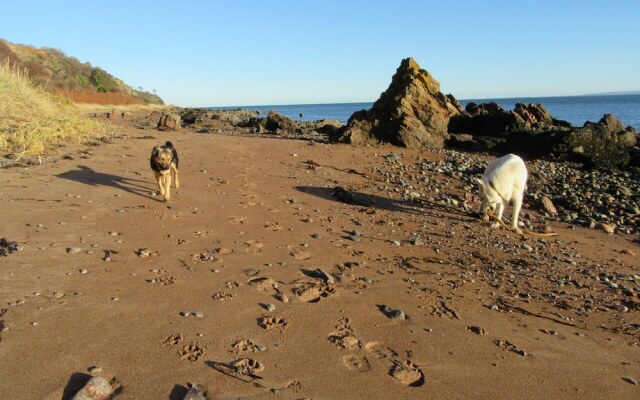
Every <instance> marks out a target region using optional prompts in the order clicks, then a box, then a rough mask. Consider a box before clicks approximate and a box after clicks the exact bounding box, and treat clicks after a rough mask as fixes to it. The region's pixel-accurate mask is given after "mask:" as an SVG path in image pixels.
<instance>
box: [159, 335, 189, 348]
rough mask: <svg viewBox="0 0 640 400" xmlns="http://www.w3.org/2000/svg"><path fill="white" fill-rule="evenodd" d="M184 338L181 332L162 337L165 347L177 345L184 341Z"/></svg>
mask: <svg viewBox="0 0 640 400" xmlns="http://www.w3.org/2000/svg"><path fill="white" fill-rule="evenodd" d="M183 339H184V338H183V337H182V335H180V334H179V333H176V334H175V335H169V336H167V337H166V338H164V339H162V346H163V347H165V348H169V347H173V346H177V345H179V344H180V342H182V340H183Z"/></svg>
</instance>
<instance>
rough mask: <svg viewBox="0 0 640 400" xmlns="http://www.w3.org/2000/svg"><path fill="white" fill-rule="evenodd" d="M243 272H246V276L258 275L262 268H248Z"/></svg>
mask: <svg viewBox="0 0 640 400" xmlns="http://www.w3.org/2000/svg"><path fill="white" fill-rule="evenodd" d="M242 272H244V274H245V275H246V276H256V275H258V274H259V273H260V270H257V269H253V268H247V269H245V270H244V271H242Z"/></svg>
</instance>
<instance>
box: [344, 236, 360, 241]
mask: <svg viewBox="0 0 640 400" xmlns="http://www.w3.org/2000/svg"><path fill="white" fill-rule="evenodd" d="M347 237H348V238H349V240H352V241H354V242H359V241H360V236H355V235H349V236H347Z"/></svg>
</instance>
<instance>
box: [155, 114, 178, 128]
mask: <svg viewBox="0 0 640 400" xmlns="http://www.w3.org/2000/svg"><path fill="white" fill-rule="evenodd" d="M180 120H181V118H180V115H178V114H162V116H161V117H160V120H159V121H158V130H159V131H177V130H180V128H181V125H180Z"/></svg>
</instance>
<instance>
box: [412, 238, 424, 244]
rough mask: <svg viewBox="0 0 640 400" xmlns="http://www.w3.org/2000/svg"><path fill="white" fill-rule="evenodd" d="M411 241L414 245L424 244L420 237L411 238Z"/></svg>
mask: <svg viewBox="0 0 640 400" xmlns="http://www.w3.org/2000/svg"><path fill="white" fill-rule="evenodd" d="M412 243H413V245H414V246H424V242H423V241H422V239H420V238H418V237H417V238H415V239H413V242H412Z"/></svg>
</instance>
